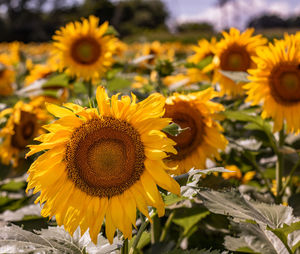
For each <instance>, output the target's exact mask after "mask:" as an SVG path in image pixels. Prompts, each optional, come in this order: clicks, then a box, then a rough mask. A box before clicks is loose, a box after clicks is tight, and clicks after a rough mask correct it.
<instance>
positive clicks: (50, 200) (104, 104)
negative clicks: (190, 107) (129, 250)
mask: <svg viewBox="0 0 300 254" xmlns="http://www.w3.org/2000/svg"><path fill="white" fill-rule="evenodd" d="M118 97H119V95H118V94H117V95H114V96H112V98H111V100H110V99H109V98H108V96H107V94H106V93H105V90H104V88H102V87H98V89H97V93H96V99H97V102H98V108H99V112H98V111H97V109H96V108H89V109H86V108H82V107H81V106H79V105H75V104H72V103H67V104H65V105H64V108H63V107H58V106H55V105H53V104H47V109H48V110H49V112H50V113H52V114H53V115H55V116H56V117H60V119H59V120H57V121H56V122H54V123H52V124H49V125H48V126H45V128H46V129H47V130H48V131H50V133H48V134H44V135H42V136H40V137H39V138H37V139H36V140H38V141H41V142H42V143H41V144H39V145H31V146H30V149H31V151H30V152H29V153H28V154H27V156H30V155H32V154H35V153H37V152H40V151H43V150H47V151H46V152H45V153H44V154H43V155H41V156H40V157H39V158H38V159H37V160H36V161H35V162H34V164H33V165H32V166H31V167H30V169H29V171H28V173H29V177H28V187H27V189H31V188H34V193H36V192H40V193H41V194H40V196H39V197H38V198H37V200H36V202H40V204H44V205H43V209H42V215H43V216H49V217H52V216H54V215H55V217H56V220H57V223H58V224H59V225H62V224H64V227H65V229H66V230H67V231H69V232H70V233H71V234H73V233H74V231H75V229H76V228H77V227H78V225H79V226H80V228H81V234H83V233H84V232H85V231H86V230H87V229H88V228H89V234H90V236H91V238H92V240H93V241H94V242H97V235H98V233H99V231H100V229H101V225H102V222H103V219H104V217H105V222H106V225H105V230H106V236H107V238H108V239H109V241H110V242H111V243H112V241H113V236H114V233H115V230H116V228H119V229H120V230H121V231H122V232H123V235H124V237H125V238H131V234H132V225H133V226H135V222H136V208H138V209H139V210H140V211H141V212H142V213H143V214H144V215H145V216H147V217H148V218H149V220H151V219H150V217H149V214H148V209H147V206H148V205H151V206H154V207H155V208H156V209H157V211H158V215H159V216H162V215H163V214H164V202H163V200H162V198H161V195H160V193H159V191H158V189H157V186H156V185H157V184H158V185H159V186H161V187H162V188H164V189H166V190H168V191H171V192H173V193H176V194H179V192H180V187H179V185H178V183H177V182H176V181H175V180H173V179H172V178H171V177H170V176H169V175H168V174H167V173H166V172H165V170H166V169H169V168H168V167H167V166H166V165H165V164H164V163H163V161H162V160H163V159H164V158H166V157H167V156H168V155H167V153H176V150H175V149H174V147H173V145H174V144H175V143H174V142H173V141H172V140H171V139H168V138H167V136H166V135H165V134H164V133H163V132H161V131H160V130H161V129H162V128H164V127H165V126H166V125H168V124H169V122H170V119H168V118H161V117H162V115H163V114H164V105H165V99H164V98H163V97H162V96H161V95H159V94H152V95H150V96H149V97H148V98H147V99H145V100H144V101H142V102H139V103H136V97H135V96H134V95H132V101H131V100H130V97H129V96H122V97H121V100H119V99H118ZM46 165H47V166H46Z"/></svg>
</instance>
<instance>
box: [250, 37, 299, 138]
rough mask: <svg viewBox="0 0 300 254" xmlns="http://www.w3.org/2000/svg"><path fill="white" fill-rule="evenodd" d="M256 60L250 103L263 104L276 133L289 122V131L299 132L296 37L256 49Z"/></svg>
mask: <svg viewBox="0 0 300 254" xmlns="http://www.w3.org/2000/svg"><path fill="white" fill-rule="evenodd" d="M257 55H258V57H255V58H253V60H254V61H255V63H256V64H257V68H256V69H252V70H249V71H248V72H249V73H250V75H251V76H249V77H248V78H249V80H251V82H250V83H248V84H246V85H245V86H244V87H245V89H246V90H247V94H248V98H247V101H252V104H253V105H258V104H259V103H261V102H262V103H263V105H262V107H263V112H262V117H263V118H267V117H271V118H272V119H273V120H274V131H279V130H281V129H282V128H283V127H282V126H283V122H284V121H286V124H287V131H288V132H296V133H299V132H300V117H299V112H300V43H297V41H296V39H295V37H294V36H293V35H291V36H285V39H284V40H280V41H275V43H274V44H269V46H268V47H262V48H260V49H259V50H257Z"/></svg>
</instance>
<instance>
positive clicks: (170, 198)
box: [162, 193, 186, 206]
mask: <svg viewBox="0 0 300 254" xmlns="http://www.w3.org/2000/svg"><path fill="white" fill-rule="evenodd" d="M162 198H163V200H164V203H165V205H166V206H170V205H174V204H176V203H177V202H180V201H182V200H185V199H186V198H185V197H184V196H177V195H175V194H173V193H170V194H168V195H165V194H163V193H162Z"/></svg>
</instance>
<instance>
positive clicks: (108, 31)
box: [103, 26, 119, 36]
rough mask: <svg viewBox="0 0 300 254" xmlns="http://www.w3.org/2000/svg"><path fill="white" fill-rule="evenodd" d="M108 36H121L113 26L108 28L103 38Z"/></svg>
mask: <svg viewBox="0 0 300 254" xmlns="http://www.w3.org/2000/svg"><path fill="white" fill-rule="evenodd" d="M106 35H114V36H119V33H118V31H117V30H116V29H115V28H114V27H113V26H108V28H107V30H106V32H105V33H104V34H103V36H106Z"/></svg>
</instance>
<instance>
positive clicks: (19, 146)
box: [0, 101, 49, 167]
mask: <svg viewBox="0 0 300 254" xmlns="http://www.w3.org/2000/svg"><path fill="white" fill-rule="evenodd" d="M6 115H10V116H9V118H8V120H7V122H6V125H5V127H4V128H3V129H1V130H0V137H1V138H2V139H3V141H2V144H0V157H1V161H2V163H3V164H6V165H9V164H10V163H12V165H13V166H14V167H16V166H17V165H18V159H19V155H20V153H22V152H23V151H25V148H26V146H27V145H29V144H30V142H31V141H32V140H33V138H35V137H36V136H38V135H39V134H41V129H40V127H41V124H44V123H45V122H46V121H47V120H48V119H49V116H48V114H46V113H45V112H44V111H43V110H41V109H40V103H39V102H38V101H35V102H31V103H29V104H25V103H24V102H22V101H19V102H17V103H16V104H15V106H14V107H13V108H8V109H5V110H3V111H2V112H1V113H0V118H2V117H4V116H6Z"/></svg>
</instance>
